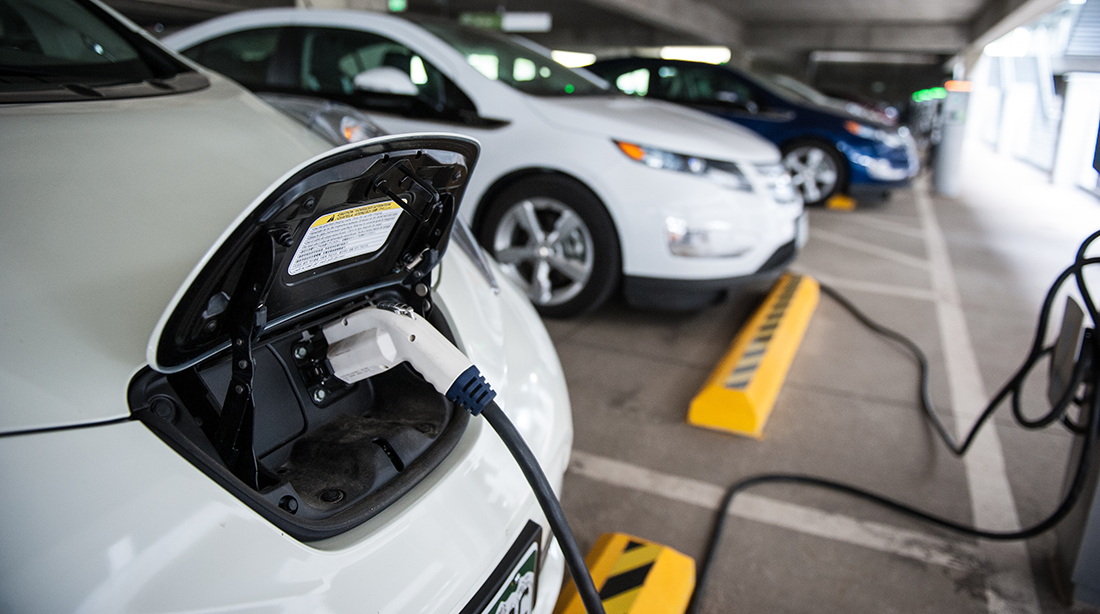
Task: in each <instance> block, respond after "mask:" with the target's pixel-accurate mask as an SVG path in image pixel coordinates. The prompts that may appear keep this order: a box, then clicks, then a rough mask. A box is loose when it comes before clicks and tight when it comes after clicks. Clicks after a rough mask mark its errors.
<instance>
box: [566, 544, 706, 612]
mask: <svg viewBox="0 0 1100 614" xmlns="http://www.w3.org/2000/svg"><path fill="white" fill-rule="evenodd" d="M584 562H585V564H586V565H587V566H588V570H589V572H590V573H591V574H592V582H593V584H595V585H596V588H597V589H598V590H599V591H600V601H602V602H603V607H604V611H605V612H606V614H683V613H684V611H685V610H687V606H688V602H690V601H691V593H692V591H693V590H695V559H693V558H691V557H690V556H687V555H685V554H681V553H679V552H677V551H675V550H673V549H672V548H669V547H667V546H662V545H661V544H657V543H654V542H651V541H647V540H644V539H640V538H638V537H634V536H632V535H627V534H625V533H604V534H603V535H601V536H600V539H599V540H597V541H596V545H595V546H593V547H592V550H591V551H589V553H588V556H586V557H585V559H584ZM554 614H584V604H583V603H581V598H580V595H578V594H577V588H576V587H575V586H574V585H573V582H572V581H570V582H568V583H567V584H566V586H565V588H563V589H562V592H561V595H560V596H559V597H558V603H557V605H556V606H555V607H554Z"/></svg>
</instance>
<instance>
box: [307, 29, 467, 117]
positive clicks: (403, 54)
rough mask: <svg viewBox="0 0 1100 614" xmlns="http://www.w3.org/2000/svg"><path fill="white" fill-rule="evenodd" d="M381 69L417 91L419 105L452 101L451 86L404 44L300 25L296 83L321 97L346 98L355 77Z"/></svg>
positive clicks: (438, 105) (438, 108)
mask: <svg viewBox="0 0 1100 614" xmlns="http://www.w3.org/2000/svg"><path fill="white" fill-rule="evenodd" d="M382 67H389V68H397V69H398V70H400V72H401V73H405V74H406V75H408V76H409V80H411V81H412V84H414V85H415V86H416V87H417V90H418V91H417V96H416V97H415V98H416V99H417V100H418V101H420V102H421V103H422V105H427V106H428V107H429V108H431V109H434V110H436V111H438V112H442V111H443V110H444V109H447V108H449V107H452V106H453V105H454V103H455V102H454V100H453V98H454V94H453V91H454V88H453V86H452V85H451V84H450V81H449V80H448V79H447V77H444V76H443V74H442V73H441V72H440V70H439V69H438V68H436V67H434V66H432V65H431V64H430V63H429V62H427V61H426V59H423V58H422V57H420V56H419V55H418V54H417V53H416V52H414V51H412V50H410V48H409V47H407V46H405V45H403V44H401V43H398V42H396V41H393V40H389V39H386V37H385V36H379V35H377V34H372V33H370V32H361V31H356V30H341V29H333V28H311V29H306V31H305V33H304V35H303V40H301V69H300V75H299V81H300V83H299V85H300V87H301V89H303V90H305V91H308V92H316V94H318V95H321V96H335V97H341V96H350V95H352V94H354V92H355V84H354V81H355V77H356V76H357V75H360V74H362V73H366V72H367V70H371V69H374V68H382ZM395 98H400V97H395ZM463 98H464V97H463ZM394 101H395V100H394V99H392V100H390V102H394ZM464 102H465V101H464Z"/></svg>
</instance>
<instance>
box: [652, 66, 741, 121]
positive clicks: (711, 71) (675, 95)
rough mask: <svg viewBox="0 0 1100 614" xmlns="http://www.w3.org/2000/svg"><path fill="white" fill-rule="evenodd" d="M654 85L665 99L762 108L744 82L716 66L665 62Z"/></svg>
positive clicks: (659, 94) (658, 70) (658, 71)
mask: <svg viewBox="0 0 1100 614" xmlns="http://www.w3.org/2000/svg"><path fill="white" fill-rule="evenodd" d="M655 87H656V89H657V95H658V96H659V97H660V98H664V99H666V100H674V101H677V102H691V103H697V104H698V103H702V104H718V105H722V106H731V107H736V108H740V109H748V110H750V111H755V110H757V109H759V102H758V101H756V100H755V98H754V96H753V93H752V89H751V88H750V87H749V86H748V85H747V84H746V83H745V82H744V81H742V80H741V79H738V78H737V77H736V76H735V75H733V74H731V73H729V72H727V71H725V70H722V69H720V68H716V67H714V66H685V65H669V64H666V65H664V66H661V67H660V68H658V69H657V83H656V85H655Z"/></svg>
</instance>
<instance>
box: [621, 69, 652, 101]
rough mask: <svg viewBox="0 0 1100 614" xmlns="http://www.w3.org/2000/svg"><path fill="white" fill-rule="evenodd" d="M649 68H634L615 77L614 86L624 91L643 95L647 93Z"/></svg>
mask: <svg viewBox="0 0 1100 614" xmlns="http://www.w3.org/2000/svg"><path fill="white" fill-rule="evenodd" d="M649 76H650V75H649V69H648V68H636V69H634V70H631V71H628V72H624V73H623V74H621V75H619V76H617V77H615V87H617V88H619V89H620V90H622V91H623V92H624V93H627V94H633V95H635V96H645V95H646V94H648V93H649Z"/></svg>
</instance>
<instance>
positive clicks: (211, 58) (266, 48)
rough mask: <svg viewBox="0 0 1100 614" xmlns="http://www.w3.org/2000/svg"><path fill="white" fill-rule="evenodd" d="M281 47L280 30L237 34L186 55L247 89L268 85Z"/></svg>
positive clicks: (273, 29)
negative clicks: (276, 55)
mask: <svg viewBox="0 0 1100 614" xmlns="http://www.w3.org/2000/svg"><path fill="white" fill-rule="evenodd" d="M278 43H279V30H278V28H261V29H258V30H245V31H243V32H234V33H233V34H228V35H226V36H222V37H219V38H215V39H213V40H211V41H207V42H205V43H202V44H201V45H197V46H195V47H192V48H190V49H188V50H186V51H184V52H183V54H184V55H186V56H187V57H189V58H191V59H192V60H195V61H196V62H198V63H200V64H202V65H204V66H208V67H210V68H213V69H214V70H216V71H218V72H220V73H221V74H223V75H225V76H227V77H229V78H230V79H233V80H234V81H236V82H238V83H240V84H241V85H244V86H245V87H248V88H260V87H262V86H264V85H265V84H267V83H268V81H269V78H268V75H269V73H270V71H271V69H272V63H273V62H274V59H275V50H276V48H277V47H278Z"/></svg>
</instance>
